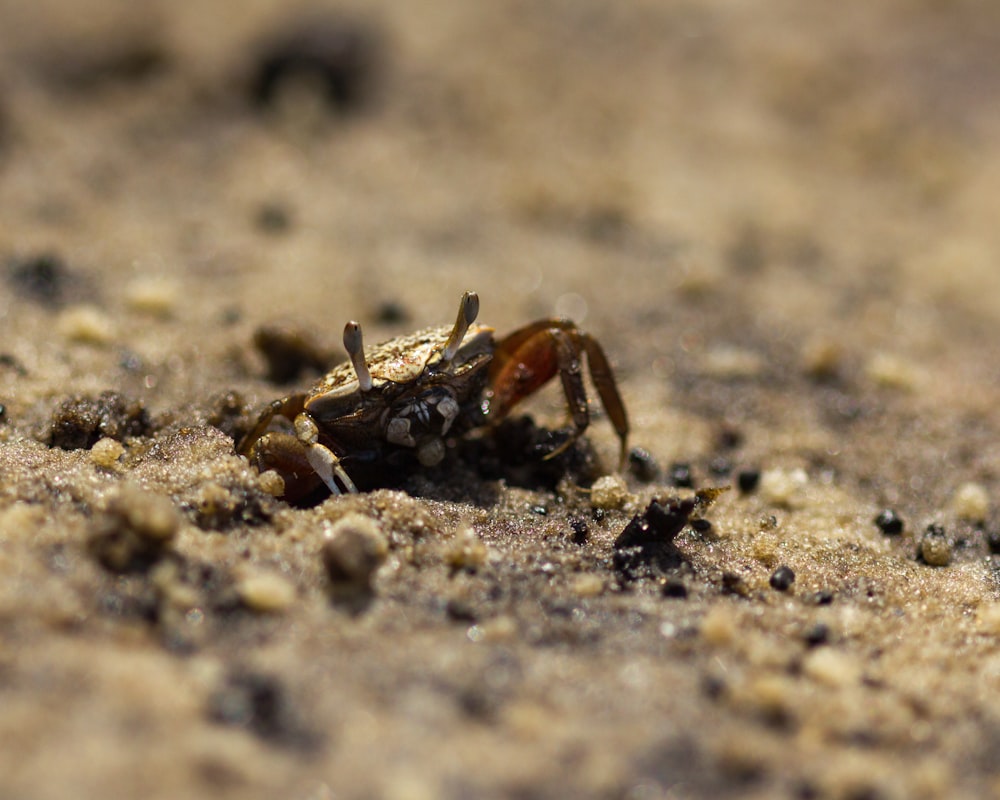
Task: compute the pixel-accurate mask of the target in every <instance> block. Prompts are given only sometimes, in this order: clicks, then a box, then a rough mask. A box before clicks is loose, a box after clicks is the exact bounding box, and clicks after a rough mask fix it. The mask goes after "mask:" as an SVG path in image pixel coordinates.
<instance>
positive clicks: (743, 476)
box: [736, 469, 760, 494]
mask: <svg viewBox="0 0 1000 800" xmlns="http://www.w3.org/2000/svg"><path fill="white" fill-rule="evenodd" d="M736 485H737V486H739V487H740V491H741V492H743V494H750V493H751V492H754V491H756V490H757V487H758V486H759V485H760V470H757V469H741V470H740V471H739V473H738V474H737V476H736Z"/></svg>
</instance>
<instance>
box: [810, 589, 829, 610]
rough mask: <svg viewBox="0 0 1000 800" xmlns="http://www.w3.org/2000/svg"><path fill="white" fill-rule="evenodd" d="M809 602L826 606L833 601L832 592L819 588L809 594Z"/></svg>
mask: <svg viewBox="0 0 1000 800" xmlns="http://www.w3.org/2000/svg"><path fill="white" fill-rule="evenodd" d="M809 602H811V603H812V604H813V605H814V606H828V605H830V604H831V603H832V602H833V592H831V591H830V590H829V589H820V590H819V591H818V592H815V593H814V594H812V595H810V596H809Z"/></svg>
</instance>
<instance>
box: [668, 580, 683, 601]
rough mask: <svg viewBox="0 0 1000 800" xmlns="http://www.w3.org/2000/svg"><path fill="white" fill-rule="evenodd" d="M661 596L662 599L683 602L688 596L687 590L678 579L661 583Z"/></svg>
mask: <svg viewBox="0 0 1000 800" xmlns="http://www.w3.org/2000/svg"><path fill="white" fill-rule="evenodd" d="M662 594H663V596H664V597H671V598H675V599H677V600H683V599H684V598H686V597H687V596H688V588H687V586H685V585H684V581H682V580H681V579H680V578H667V580H665V581H664V582H663V589H662Z"/></svg>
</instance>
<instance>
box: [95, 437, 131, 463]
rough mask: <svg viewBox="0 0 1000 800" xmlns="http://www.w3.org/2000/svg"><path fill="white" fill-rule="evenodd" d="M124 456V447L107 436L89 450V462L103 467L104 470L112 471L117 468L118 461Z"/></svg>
mask: <svg viewBox="0 0 1000 800" xmlns="http://www.w3.org/2000/svg"><path fill="white" fill-rule="evenodd" d="M124 454H125V447H124V445H123V444H122V443H121V442H119V441H118V440H116V439H112V438H111V437H109V436H105V437H104V438H103V439H98V440H97V441H96V442H94V445H93V446H92V447H91V448H90V460H91V461H93V462H94V463H95V464H96V465H97V466H99V467H104V468H105V469H112V468H114V467H116V466H118V460H119V459H120V458H121V457H122V456H123V455H124Z"/></svg>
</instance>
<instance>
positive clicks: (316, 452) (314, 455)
mask: <svg viewBox="0 0 1000 800" xmlns="http://www.w3.org/2000/svg"><path fill="white" fill-rule="evenodd" d="M295 436H296V438H297V439H298V440H299V441H300V442H301V443H302V445H303V446H304V447H305V448H306V458H307V459H308V461H309V466H311V467H312V468H313V469H314V470H315V471H316V474H317V475H319V477H320V480H322V481H323V483H325V484H326V487H327V488H328V489H329V490H330V492H331V494H342V493H343V492H344V491H346V492H348V493H350V494H357V492H358V487H357V486H355V485H354V481H352V480H351V477H350V475H348V474H347V472H345V471H344V468H343V467H342V466H340V459H339V458H337V456H336V455H335V454H334V452H333V451H332V450H331V449H330V448H329V447H327V446H326V445H322V444H320V443H319V428H317V427H316V423H315V422H314V421H313V418H312V417H310V416H309V415H308V414H305V413H302V414H299V415H298V416H297V417H296V418H295ZM334 478H336V480H334ZM337 481H340V485H338V484H337ZM341 486H343V490H341Z"/></svg>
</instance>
